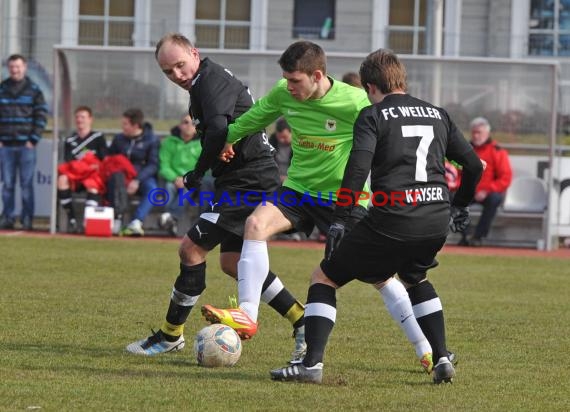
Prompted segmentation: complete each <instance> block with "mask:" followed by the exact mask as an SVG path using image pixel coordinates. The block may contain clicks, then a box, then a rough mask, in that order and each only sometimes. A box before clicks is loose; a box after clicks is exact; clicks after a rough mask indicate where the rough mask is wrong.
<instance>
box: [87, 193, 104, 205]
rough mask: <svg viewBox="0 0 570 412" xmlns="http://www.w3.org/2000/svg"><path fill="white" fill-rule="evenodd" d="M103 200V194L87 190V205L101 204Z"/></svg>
mask: <svg viewBox="0 0 570 412" xmlns="http://www.w3.org/2000/svg"><path fill="white" fill-rule="evenodd" d="M100 202H101V196H99V194H98V193H91V192H87V198H86V199H85V206H99V203H100Z"/></svg>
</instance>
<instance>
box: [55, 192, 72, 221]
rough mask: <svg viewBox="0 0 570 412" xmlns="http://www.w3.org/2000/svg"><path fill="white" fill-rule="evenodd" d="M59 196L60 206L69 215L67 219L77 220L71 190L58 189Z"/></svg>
mask: <svg viewBox="0 0 570 412" xmlns="http://www.w3.org/2000/svg"><path fill="white" fill-rule="evenodd" d="M57 196H58V198H59V204H60V205H61V207H62V208H63V210H65V212H66V213H67V218H68V219H75V213H74V211H73V199H72V198H71V189H65V190H61V189H58V191H57Z"/></svg>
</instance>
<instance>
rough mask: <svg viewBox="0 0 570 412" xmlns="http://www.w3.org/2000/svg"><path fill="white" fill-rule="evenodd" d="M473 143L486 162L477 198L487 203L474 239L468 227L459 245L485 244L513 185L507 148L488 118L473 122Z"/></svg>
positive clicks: (480, 156) (476, 119) (477, 189)
mask: <svg viewBox="0 0 570 412" xmlns="http://www.w3.org/2000/svg"><path fill="white" fill-rule="evenodd" d="M471 144H472V145H473V148H474V149H475V152H476V153H477V155H478V156H479V158H480V159H481V160H482V161H483V163H484V164H485V169H484V171H483V175H482V176H481V180H480V181H479V184H478V185H477V188H476V190H475V197H474V200H473V201H474V202H475V203H479V204H481V205H483V211H482V213H481V217H480V218H479V222H477V226H476V227H475V231H474V233H473V235H472V236H471V238H468V237H467V232H468V230H466V231H465V232H464V233H463V237H462V239H461V241H460V242H459V244H460V245H462V246H481V243H482V240H483V239H484V238H485V237H486V236H487V234H488V233H489V229H490V228H491V224H492V223H493V219H494V218H495V215H496V213H497V209H498V208H499V206H500V205H501V203H502V202H503V200H504V198H505V193H506V191H507V189H508V187H509V186H510V184H511V180H512V170H511V163H510V160H509V155H508V153H507V151H506V150H505V149H503V148H501V147H500V146H499V145H498V144H497V142H495V141H494V140H493V139H492V138H491V125H490V124H489V122H488V120H487V119H485V118H484V117H477V118H475V119H473V120H472V121H471Z"/></svg>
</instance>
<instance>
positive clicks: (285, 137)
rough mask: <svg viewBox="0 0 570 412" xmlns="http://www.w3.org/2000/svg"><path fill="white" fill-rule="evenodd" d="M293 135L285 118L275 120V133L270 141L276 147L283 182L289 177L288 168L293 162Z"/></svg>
mask: <svg viewBox="0 0 570 412" xmlns="http://www.w3.org/2000/svg"><path fill="white" fill-rule="evenodd" d="M292 139H293V136H292V134H291V127H290V126H289V124H288V123H287V120H285V119H284V118H282V117H281V118H279V119H278V120H277V122H275V133H273V134H272V135H271V136H270V137H269V143H271V146H273V147H274V148H275V161H276V162H277V166H278V167H279V176H280V178H281V183H283V181H284V180H285V179H286V178H287V169H289V165H290V164H291V157H292V156H293V152H292V151H291V141H292Z"/></svg>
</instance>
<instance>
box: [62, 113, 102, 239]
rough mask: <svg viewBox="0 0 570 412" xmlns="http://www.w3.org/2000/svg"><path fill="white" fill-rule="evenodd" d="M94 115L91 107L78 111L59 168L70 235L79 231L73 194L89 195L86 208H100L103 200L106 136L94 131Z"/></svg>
mask: <svg viewBox="0 0 570 412" xmlns="http://www.w3.org/2000/svg"><path fill="white" fill-rule="evenodd" d="M92 126H93V112H92V111H91V108H89V107H87V106H79V107H77V108H76V109H75V131H74V132H73V134H72V135H71V136H69V137H67V138H66V139H65V145H64V155H63V157H64V160H65V163H62V164H60V165H59V167H58V177H57V195H58V198H59V203H60V205H61V207H62V208H63V210H65V212H66V213H67V222H68V231H69V232H70V233H75V232H77V231H78V229H79V228H78V224H77V219H76V217H75V211H74V210H73V202H72V198H71V194H72V192H79V191H87V200H86V201H85V205H86V206H97V205H98V204H99V202H100V196H101V182H100V179H98V169H99V163H100V161H101V160H103V158H104V157H105V156H106V155H107V142H106V141H105V137H104V136H103V133H101V132H96V131H94V130H92Z"/></svg>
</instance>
